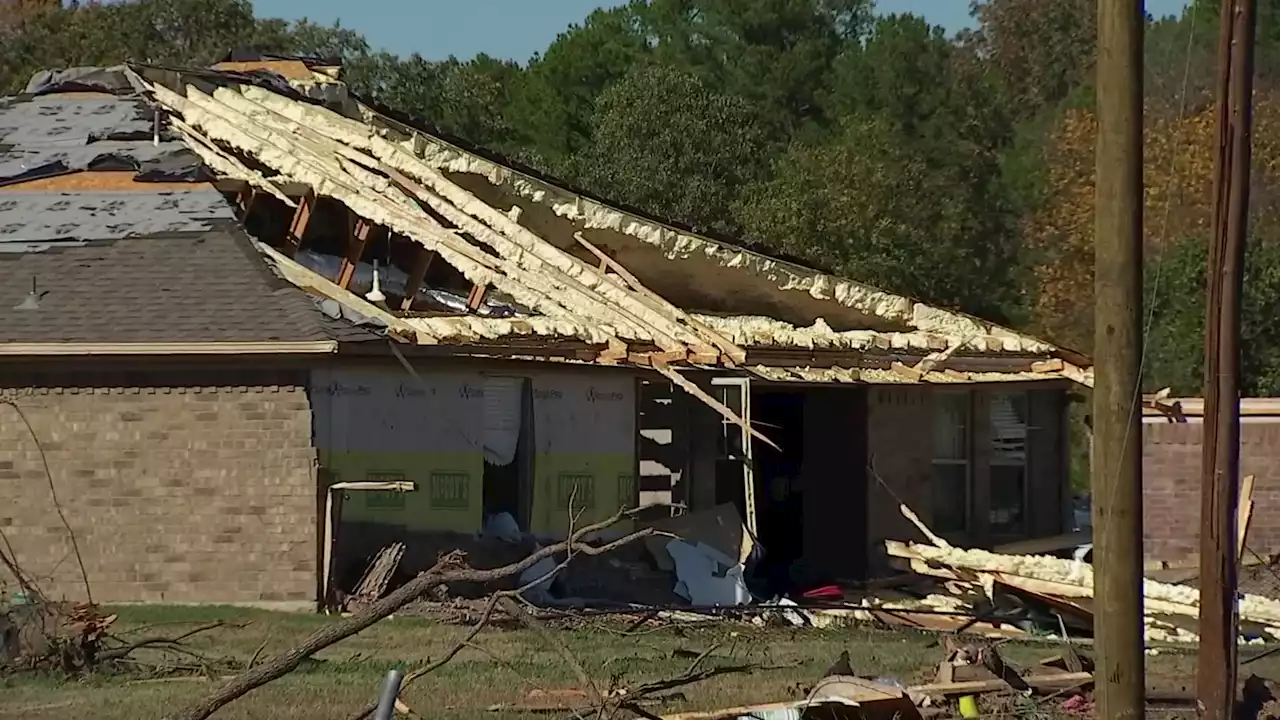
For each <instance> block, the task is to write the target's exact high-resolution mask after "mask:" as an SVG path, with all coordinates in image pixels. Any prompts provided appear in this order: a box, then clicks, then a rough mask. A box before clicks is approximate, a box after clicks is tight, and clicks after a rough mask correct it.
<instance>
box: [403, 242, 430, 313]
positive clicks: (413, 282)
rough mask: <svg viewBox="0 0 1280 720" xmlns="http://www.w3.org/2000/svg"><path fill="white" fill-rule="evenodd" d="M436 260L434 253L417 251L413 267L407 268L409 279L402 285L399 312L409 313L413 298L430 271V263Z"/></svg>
mask: <svg viewBox="0 0 1280 720" xmlns="http://www.w3.org/2000/svg"><path fill="white" fill-rule="evenodd" d="M435 259H436V251H435V250H428V249H426V248H421V249H419V250H418V256H417V257H416V258H414V260H413V267H412V268H409V278H408V279H407V280H405V283H404V299H403V300H401V301H400V311H401V312H409V311H410V310H412V309H413V298H414V296H415V295H417V294H418V290H420V289H422V281H423V280H425V279H426V277H427V270H429V269H431V262H432V261H433V260H435Z"/></svg>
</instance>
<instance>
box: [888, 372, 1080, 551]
mask: <svg viewBox="0 0 1280 720" xmlns="http://www.w3.org/2000/svg"><path fill="white" fill-rule="evenodd" d="M1014 390H1015V392H1020V391H1025V407H1024V408H1023V409H1022V412H1024V413H1025V414H1024V416H1023V417H1022V418H1020V419H1021V423H1019V425H1020V427H1021V429H1020V433H1021V434H1020V435H1019V436H1018V437H999V434H1000V432H1001V430H1000V428H1001V423H1002V422H1006V421H1007V420H1008V419H1003V420H1002V418H1001V417H1000V413H1001V411H1000V409H999V407H998V403H996V402H994V399H995V398H996V396H998V395H1001V394H1003V393H1005V391H1004V390H1003V388H1000V389H993V388H991V387H985V388H979V389H976V390H959V391H958V390H955V389H951V390H944V389H938V388H929V387H901V388H873V389H871V390H870V392H869V401H868V410H867V413H868V419H867V445H868V453H869V457H870V461H871V463H872V464H873V466H874V469H875V475H878V476H879V478H880V480H883V481H884V483H883V484H881V482H880V480H877V478H876V476H875V475H871V476H870V477H869V478H868V480H867V492H868V501H867V505H868V508H869V512H868V517H867V525H868V532H869V535H870V553H871V561H870V569H871V571H872V572H873V573H876V572H884V571H886V570H887V569H888V568H887V564H886V563H887V558H886V557H885V556H884V553H883V544H884V542H883V541H884V540H902V541H912V542H923V541H925V538H924V537H923V536H922V535H921V534H920V531H919V530H918V529H917V528H916V527H915V526H914V525H913V524H912V523H911V522H910V521H908V520H907V519H906V518H905V517H903V516H902V514H901V513H900V512H898V509H897V508H898V503H899V502H905V503H906V504H907V505H908V506H909V507H910V508H911V509H912V510H913V511H914V512H915V513H916V515H917V516H919V518H920V519H921V520H922V521H924V523H925V524H927V525H929V526H930V527H932V528H933V529H934V530H935V531H937V532H938V533H940V534H942V535H943V536H944V537H946V538H948V539H949V540H951V541H953V542H956V543H958V544H961V545H966V546H970V547H989V546H991V545H993V544H999V543H1004V542H1013V541H1017V540H1022V539H1026V538H1034V537H1047V536H1052V535H1056V534H1058V533H1061V532H1063V531H1064V530H1065V523H1066V507H1067V506H1066V498H1067V496H1068V493H1067V489H1068V488H1067V471H1066V452H1065V450H1066V447H1067V446H1066V422H1065V413H1066V398H1065V391H1064V390H1063V389H1032V390H1026V388H1025V387H1023V388H1021V389H1018V388H1015V389H1014ZM944 393H946V395H944ZM947 395H949V396H951V397H953V398H954V397H956V396H957V395H961V396H963V397H965V398H967V400H966V401H965V402H966V403H967V409H966V411H965V412H966V417H965V418H964V430H963V433H962V435H963V437H962V439H961V442H962V443H963V446H964V447H963V464H964V465H963V466H964V468H965V470H964V473H965V476H966V477H967V481H966V482H967V485H966V488H967V489H966V490H965V491H964V493H963V495H962V496H961V497H967V503H966V502H965V501H963V500H954V502H961V503H962V504H965V505H967V506H966V507H964V508H963V516H964V520H963V529H955V530H951V529H949V528H947V527H945V526H944V523H943V520H942V516H943V515H944V514H947V515H948V516H954V515H955V513H954V512H948V511H954V510H955V508H954V507H952V506H947V507H942V506H939V505H938V503H945V502H953V501H951V500H949V499H948V498H954V497H957V496H955V495H948V494H946V493H940V492H939V491H938V488H937V487H935V481H934V479H933V477H934V472H935V468H934V458H935V454H936V453H937V443H938V438H937V437H936V433H937V432H938V429H937V427H936V426H935V421H936V420H937V418H938V413H939V412H941V411H942V408H941V405H942V403H943V401H944V400H945V398H946V396H947ZM1004 432H1007V430H1005V431H1004ZM1001 448H1003V449H1005V451H1006V452H1005V454H1004V455H1003V458H1002V457H1000V456H1001V453H1000V449H1001ZM940 455H941V454H940V453H939V454H938V456H940ZM1010 457H1014V458H1018V457H1021V458H1022V461H1021V462H1022V463H1023V465H1022V473H1023V475H1022V484H1021V488H1020V493H1018V497H1016V498H1015V499H1014V500H1013V501H1012V502H1010V501H1009V498H1008V496H1007V489H1006V495H1005V497H1004V500H1005V504H1004V505H1003V506H1002V505H1001V502H1000V500H1001V488H1000V487H999V479H1000V478H1001V477H1005V478H1007V477H1008V476H1007V475H1003V476H1002V475H1001V472H1002V471H1004V472H1007V471H1008V470H1009V468H1008V467H1007V463H1008V462H1009V458H1010ZM1002 463H1006V466H1005V467H1004V468H1001V465H1002ZM885 485H887V486H888V488H886V487H885ZM1010 505H1013V506H1016V507H1017V508H1018V509H1019V513H1018V514H1017V515H1014V516H1012V519H1010V516H1009V515H1007V514H1004V513H1002V510H1007V509H1008V508H1009V506H1010ZM1002 522H1006V523H1009V524H1010V525H1012V526H1013V527H1009V526H1002V525H1001V523H1002Z"/></svg>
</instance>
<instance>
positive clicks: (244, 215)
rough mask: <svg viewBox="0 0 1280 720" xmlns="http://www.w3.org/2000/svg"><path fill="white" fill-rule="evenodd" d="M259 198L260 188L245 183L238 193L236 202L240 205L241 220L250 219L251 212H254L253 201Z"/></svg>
mask: <svg viewBox="0 0 1280 720" xmlns="http://www.w3.org/2000/svg"><path fill="white" fill-rule="evenodd" d="M257 199H258V188H256V187H254V186H252V185H249V184H247V183H246V184H245V186H244V187H242V188H240V191H239V192H237V193H236V204H237V205H239V206H240V222H242V223H243V222H247V221H248V220H249V213H251V212H253V203H254V201H255V200H257Z"/></svg>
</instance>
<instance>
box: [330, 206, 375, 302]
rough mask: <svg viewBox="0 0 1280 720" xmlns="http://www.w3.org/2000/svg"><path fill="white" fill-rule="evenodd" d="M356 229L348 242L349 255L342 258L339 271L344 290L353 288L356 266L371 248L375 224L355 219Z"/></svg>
mask: <svg viewBox="0 0 1280 720" xmlns="http://www.w3.org/2000/svg"><path fill="white" fill-rule="evenodd" d="M355 220H356V222H355V228H353V229H352V231H351V237H350V238H349V239H348V240H347V254H346V256H345V257H344V258H342V269H341V270H339V271H338V287H341V288H342V289H343V290H349V289H350V288H351V280H352V278H354V277H355V274H356V266H358V265H359V264H360V258H361V257H363V256H364V249H365V248H366V247H368V246H369V238H371V237H373V229H374V224H373V223H371V222H369V221H368V220H365V219H364V218H362V217H358V218H356V219H355Z"/></svg>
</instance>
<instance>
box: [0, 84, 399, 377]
mask: <svg viewBox="0 0 1280 720" xmlns="http://www.w3.org/2000/svg"><path fill="white" fill-rule="evenodd" d="M160 119H161V114H159V113H157V112H156V111H155V110H154V108H153V107H152V105H151V104H150V103H148V102H147V101H146V100H145V99H143V98H141V97H140V96H138V95H137V93H136V91H135V90H134V89H133V87H132V86H131V85H130V84H129V83H128V81H127V77H126V76H125V74H124V72H123V68H117V69H114V70H113V69H106V70H102V69H96V68H75V69H71V70H64V71H57V72H45V73H40V74H38V75H36V76H35V77H34V78H33V79H32V81H31V83H30V84H29V86H28V88H27V92H26V93H24V94H23V95H20V96H17V97H12V98H3V99H0V355H5V356H24V357H26V356H36V355H49V354H52V355H68V354H83V353H98V354H114V353H120V352H128V353H130V354H137V353H144V352H164V353H174V352H184V353H198V352H203V353H208V352H218V353H228V352H234V353H257V352H260V353H282V352H333V351H334V350H335V349H336V347H337V345H338V343H339V342H344V341H351V340H355V339H366V338H369V339H372V338H377V337H378V335H377V333H378V332H379V330H380V328H378V327H377V326H376V324H373V325H370V324H369V323H367V322H364V321H363V320H362V319H360V318H356V319H355V321H354V322H353V321H352V319H350V318H343V317H342V314H341V313H340V312H339V311H338V310H337V309H336V308H334V307H332V304H329V305H325V304H323V303H320V302H317V301H316V299H315V298H313V297H312V296H311V295H309V294H307V293H305V292H303V291H301V290H299V289H298V288H297V287H296V286H295V285H293V284H292V283H288V282H286V281H284V280H282V279H281V278H280V277H279V276H277V275H274V274H273V273H272V272H271V271H270V270H269V269H268V268H267V267H264V266H263V264H262V262H261V258H260V256H259V254H258V253H257V252H256V251H255V250H254V248H253V245H252V242H253V241H252V239H251V238H249V237H248V236H247V235H246V234H245V232H244V230H243V228H241V227H240V226H239V223H238V221H237V218H236V216H235V213H234V211H233V208H232V207H231V206H230V205H229V204H228V203H227V201H226V198H225V197H224V195H223V194H222V193H221V192H219V191H218V190H217V189H216V187H215V186H214V185H213V184H212V183H211V182H210V181H212V180H214V174H213V173H212V172H210V171H209V170H208V168H207V167H206V166H205V165H204V163H203V162H202V161H201V159H200V158H199V156H197V155H195V154H194V153H192V152H191V151H190V150H189V149H188V148H187V146H186V144H185V143H184V142H183V141H182V140H181V139H180V138H177V137H174V135H173V134H172V132H171V131H170V130H169V129H168V128H167V124H166V123H158V122H157V120H160Z"/></svg>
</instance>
